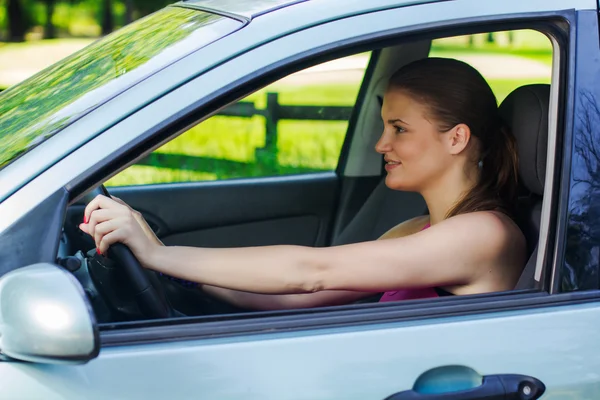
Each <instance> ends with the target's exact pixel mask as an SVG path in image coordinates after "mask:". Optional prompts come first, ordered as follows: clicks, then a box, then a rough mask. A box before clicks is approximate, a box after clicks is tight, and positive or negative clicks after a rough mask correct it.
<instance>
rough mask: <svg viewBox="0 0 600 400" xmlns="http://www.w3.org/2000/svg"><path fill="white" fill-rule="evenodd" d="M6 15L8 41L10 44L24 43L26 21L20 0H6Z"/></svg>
mask: <svg viewBox="0 0 600 400" xmlns="http://www.w3.org/2000/svg"><path fill="white" fill-rule="evenodd" d="M6 14H7V17H8V40H9V41H10V42H22V41H24V40H25V32H26V31H27V20H26V18H25V12H24V10H23V5H22V4H21V0H8V4H7V6H6Z"/></svg>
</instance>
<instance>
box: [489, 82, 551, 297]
mask: <svg viewBox="0 0 600 400" xmlns="http://www.w3.org/2000/svg"><path fill="white" fill-rule="evenodd" d="M549 103H550V85H544V84H536V85H526V86H521V87H519V88H517V89H515V90H514V91H513V92H512V93H511V94H509V95H508V97H507V98H506V99H505V100H504V101H503V102H502V104H501V105H500V115H501V117H502V118H503V119H504V121H505V123H506V124H507V125H508V126H509V127H510V129H511V130H512V133H513V135H514V136H515V138H516V140H517V151H518V154H519V180H520V185H521V187H520V195H519V200H518V209H517V210H518V215H517V219H518V223H519V226H520V228H521V230H522V231H523V233H524V235H525V238H526V239H527V247H528V251H529V257H528V261H527V264H526V265H525V268H524V269H523V272H522V274H521V277H520V279H519V281H518V283H517V286H516V289H532V288H535V287H536V285H537V282H536V281H535V277H534V275H535V267H536V261H537V244H538V238H539V234H540V216H541V210H542V194H543V192H544V178H545V176H546V157H547V154H546V153H547V147H548V113H549V108H550V107H549Z"/></svg>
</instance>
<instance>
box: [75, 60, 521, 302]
mask: <svg viewBox="0 0 600 400" xmlns="http://www.w3.org/2000/svg"><path fill="white" fill-rule="evenodd" d="M382 118H383V121H384V131H383V134H382V135H381V138H380V139H379V141H378V142H377V144H376V146H375V149H376V151H377V152H379V153H381V154H382V155H383V156H384V160H385V162H386V165H385V169H386V171H387V177H386V185H387V186H388V187H389V188H391V189H395V190H404V191H416V192H419V193H420V194H421V195H422V196H423V198H424V199H425V201H426V203H427V206H428V208H429V213H430V214H429V216H426V217H418V218H415V219H412V220H409V221H406V222H404V223H402V224H400V225H397V226H396V227H394V228H393V229H391V230H390V231H388V232H387V233H385V234H384V235H383V236H382V237H381V238H380V239H385V240H376V241H370V242H364V243H358V244H351V245H344V246H335V247H328V248H312V247H301V246H265V247H253V248H234V249H205V248H191V247H176V246H164V245H163V244H162V243H161V242H160V240H159V239H158V238H156V236H155V235H154V234H153V233H152V231H151V229H150V228H149V227H148V225H147V224H146V222H145V221H144V220H143V218H142V217H141V215H140V214H139V213H137V212H136V211H134V210H132V209H131V208H129V207H128V206H127V205H126V204H125V203H123V202H122V201H120V200H118V199H110V198H107V197H104V196H98V197H96V198H95V199H94V200H93V201H91V202H90V203H89V204H88V206H87V207H86V209H85V216H84V223H83V224H81V225H80V228H81V230H83V231H84V232H86V233H88V234H90V235H92V236H93V237H94V240H95V242H96V246H97V248H98V251H99V252H100V253H105V252H106V251H107V249H108V247H109V246H110V245H111V244H112V243H115V242H122V243H124V244H126V245H127V246H129V248H130V249H131V251H132V252H133V253H134V254H135V255H136V256H137V258H138V259H139V261H140V263H141V264H142V265H143V266H144V267H145V268H149V269H152V270H155V271H158V272H161V273H164V274H168V275H171V276H174V277H177V278H181V279H186V280H189V281H194V282H198V283H200V284H201V285H202V289H203V290H204V291H206V292H208V293H210V294H212V295H214V296H216V297H219V298H221V299H223V300H226V301H228V302H230V303H232V304H234V305H236V306H238V307H243V308H248V309H261V310H267V309H285V308H300V307H315V306H325V305H336V304H344V303H349V302H352V301H355V300H358V299H360V298H361V297H365V296H369V295H372V294H373V293H377V292H385V294H384V295H383V296H382V301H390V300H398V299H403V298H422V297H433V296H435V295H436V293H446V294H456V295H462V294H475V293H485V292H492V291H502V290H510V289H512V288H513V287H514V285H515V284H516V282H517V280H518V278H519V276H520V273H521V271H522V268H523V266H524V264H525V257H526V244H525V238H524V236H523V234H522V232H521V231H520V229H519V228H518V226H517V225H516V223H515V222H514V221H513V219H512V217H513V207H514V206H515V202H516V186H517V156H516V150H515V142H514V138H513V137H512V135H511V134H510V133H509V132H508V131H507V130H506V129H505V128H503V126H502V124H501V122H500V117H499V114H498V107H497V103H496V98H495V96H494V94H493V92H492V90H491V89H490V87H489V86H488V84H487V83H486V81H485V80H484V78H483V77H482V76H481V75H480V74H479V73H478V72H477V71H476V70H475V69H474V68H472V67H470V66H469V65H467V64H465V63H463V62H460V61H457V60H452V59H440V58H428V59H423V60H419V61H416V62H413V63H411V64H409V65H407V66H405V67H403V68H401V69H400V70H399V71H398V72H396V73H395V74H394V75H393V76H392V77H391V79H390V82H389V85H388V89H387V91H386V93H385V96H384V100H383V106H382ZM434 290H435V291H436V292H434Z"/></svg>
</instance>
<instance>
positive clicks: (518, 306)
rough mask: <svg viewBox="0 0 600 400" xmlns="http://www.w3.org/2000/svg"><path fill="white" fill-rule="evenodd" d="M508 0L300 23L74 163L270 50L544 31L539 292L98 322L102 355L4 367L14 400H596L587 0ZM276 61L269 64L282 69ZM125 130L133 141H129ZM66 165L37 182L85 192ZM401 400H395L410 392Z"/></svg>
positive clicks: (593, 45) (596, 71) (590, 14)
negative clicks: (548, 40)
mask: <svg viewBox="0 0 600 400" xmlns="http://www.w3.org/2000/svg"><path fill="white" fill-rule="evenodd" d="M513 6H514V9H507V8H506V3H502V4H500V2H493V3H487V4H486V5H485V6H482V5H481V2H479V1H474V0H456V1H453V2H441V3H437V4H425V5H414V6H410V7H404V8H390V9H386V10H383V11H379V12H373V13H369V14H365V15H360V16H356V17H352V18H346V19H342V20H338V21H333V22H331V23H328V24H324V25H322V26H316V27H313V28H310V29H306V30H304V31H301V32H298V33H296V34H294V35H289V36H286V37H285V38H281V39H279V40H277V41H273V42H272V43H268V44H265V45H264V46H261V47H258V48H257V49H255V50H253V51H250V52H248V53H247V54H244V55H241V56H240V57H239V58H237V59H235V60H232V61H231V62H230V63H226V64H224V65H222V66H220V67H219V68H217V69H215V70H213V71H211V72H209V73H207V74H205V75H203V76H201V77H199V78H198V79H196V80H195V81H192V82H190V83H189V84H188V85H186V86H184V87H182V88H180V89H178V90H176V91H174V92H172V93H170V94H168V95H166V96H164V97H163V98H161V99H159V100H157V101H156V102H154V103H153V104H151V105H149V106H148V107H146V108H145V109H142V110H140V111H139V112H138V113H136V114H135V115H133V116H132V117H130V118H128V119H127V120H125V121H123V122H122V123H120V124H119V125H116V126H115V127H113V128H111V129H110V130H109V131H107V132H105V133H104V134H103V135H102V137H99V138H97V139H95V140H94V141H92V142H90V143H89V144H88V145H86V146H83V147H82V148H81V149H80V150H78V152H77V153H76V157H73V158H75V159H77V160H78V161H80V162H82V163H84V165H83V166H84V167H89V168H92V167H93V166H96V165H98V163H102V160H103V158H104V157H105V155H106V154H96V153H95V150H93V149H98V148H99V147H98V146H97V145H98V144H100V143H105V144H106V143H115V144H114V146H115V147H114V148H119V147H123V146H124V145H123V143H124V142H125V141H126V140H130V141H132V142H135V141H134V140H133V139H135V137H133V138H132V136H133V135H135V134H136V133H135V132H132V127H137V128H136V129H138V131H137V132H138V133H137V134H138V135H140V134H139V132H140V131H142V130H144V132H146V130H145V128H146V127H151V126H155V125H158V124H159V123H160V122H162V121H163V120H162V118H164V115H165V112H166V111H164V110H165V109H166V110H167V111H169V112H171V111H172V112H173V114H177V113H180V112H182V110H184V109H186V108H185V107H184V103H185V101H188V100H189V102H190V104H192V103H193V102H194V100H190V98H194V99H195V98H196V97H193V96H189V94H190V93H198V88H204V89H205V90H208V89H206V88H207V87H208V88H210V87H211V85H210V84H211V82H212V83H213V85H218V83H216V82H218V80H217V79H216V78H217V77H218V76H220V75H223V76H230V77H231V79H234V78H236V77H237V76H236V75H235V71H240V67H241V65H242V64H246V65H247V64H252V63H256V64H257V65H260V63H269V62H271V61H270V60H269V59H268V57H266V55H268V54H272V51H273V49H275V48H279V47H283V48H287V49H290V54H291V55H294V56H298V55H300V54H303V53H302V51H303V50H304V51H306V52H308V53H310V52H311V51H312V50H311V49H313V48H318V47H319V46H323V49H325V50H322V51H326V50H327V49H329V50H331V49H332V48H334V47H337V46H340V45H341V43H344V44H346V45H348V44H350V45H352V44H364V43H376V41H377V40H383V39H389V38H390V37H394V36H396V37H402V35H404V34H418V33H419V32H428V29H431V30H432V31H433V29H437V30H444V29H446V30H448V32H449V31H452V29H454V28H456V29H457V32H461V31H464V30H465V29H466V30H468V29H474V27H477V26H481V25H484V24H490V26H494V27H506V28H508V27H514V26H522V25H523V26H528V24H531V26H544V27H546V28H548V29H549V31H550V32H553V33H554V34H555V36H553V40H554V41H555V43H556V46H559V47H557V48H560V54H561V57H565V56H567V55H568V57H569V58H568V59H565V58H563V59H561V60H560V62H558V60H557V62H556V63H557V65H560V66H561V68H562V69H561V73H560V74H559V75H556V77H555V80H554V81H553V84H554V89H553V96H554V97H553V103H554V107H555V111H556V110H559V111H560V113H558V114H557V113H556V112H555V113H554V114H553V117H552V118H553V119H552V121H551V126H554V128H555V130H556V131H557V132H561V136H560V139H561V140H558V141H557V140H555V138H554V139H553V141H551V145H550V146H549V149H550V150H551V152H550V153H549V154H550V156H552V157H549V159H551V161H550V165H551V168H549V171H550V172H549V173H548V177H549V179H547V181H548V182H550V183H551V184H550V183H548V184H547V188H548V189H547V193H545V195H546V194H548V195H549V196H545V202H544V209H543V212H542V215H543V217H542V218H543V221H545V222H543V226H545V229H546V231H545V232H543V233H542V234H543V237H542V238H543V239H544V240H543V241H541V243H545V244H544V245H543V246H542V247H541V248H540V263H539V264H538V267H539V268H540V269H539V271H540V273H541V276H542V281H541V285H542V287H543V289H544V290H543V291H524V292H515V293H501V294H496V295H477V296H465V297H454V298H444V299H439V300H425V301H411V302H404V303H389V304H385V305H384V304H380V305H354V306H346V307H330V308H322V309H317V310H305V311H301V310H297V311H289V312H269V313H252V314H245V315H231V316H227V317H224V316H219V317H199V318H188V319H186V318H182V319H178V320H171V321H151V322H128V323H120V324H118V323H117V324H106V325H104V326H101V327H100V337H101V341H102V350H101V352H100V355H99V357H98V358H97V359H96V360H93V361H90V362H89V363H87V364H85V365H77V366H72V365H71V366H65V365H47V366H44V365H38V364H19V363H14V362H3V363H1V364H0V376H1V377H2V379H6V380H7V382H8V381H11V382H16V383H18V384H19V385H21V387H22V388H23V391H22V392H21V393H22V397H23V398H28V397H29V398H31V397H37V398H46V399H51V398H151V397H156V398H198V397H200V398H216V399H234V398H240V397H243V398H251V399H337V398H347V399H384V398H388V397H389V396H391V395H393V394H395V393H399V392H402V391H411V390H412V389H413V388H414V389H415V390H417V391H420V392H421V393H430V394H429V395H428V396H427V397H425V396H423V397H421V398H430V399H435V398H448V399H449V398H472V399H477V398H485V397H483V396H484V395H488V396H492V395H498V396H501V393H503V391H504V392H505V391H513V392H515V393H520V394H521V395H522V396H521V397H520V398H531V397H532V396H533V395H534V394H535V393H536V390H538V389H539V388H540V387H541V385H542V384H543V385H545V387H546V392H545V397H544V398H556V399H558V398H560V399H565V398H573V399H575V398H577V399H584V398H595V396H596V395H597V393H598V392H599V391H600V377H599V376H598V374H597V371H598V368H599V366H600V356H598V354H600V353H599V350H600V343H599V341H598V340H597V332H598V325H599V322H600V303H599V302H600V296H599V292H598V281H597V277H598V274H597V268H598V256H597V254H598V243H600V241H598V239H600V236H599V235H600V234H599V233H598V232H600V231H598V230H597V229H595V228H596V221H597V219H595V218H594V214H593V211H594V204H595V203H596V202H595V196H597V193H598V191H596V190H594V188H595V186H594V185H595V184H597V182H598V178H597V176H596V175H594V173H595V172H596V171H595V167H596V166H597V164H595V163H597V159H596V158H595V156H596V155H595V153H593V152H589V151H587V150H589V146H586V144H588V145H592V144H593V143H595V135H597V134H599V133H598V130H597V128H596V127H597V126H598V124H597V123H596V122H600V121H598V119H600V116H599V114H598V113H597V110H598V108H599V107H598V105H597V102H596V100H595V99H596V96H598V95H600V85H598V83H599V82H598V79H599V78H598V77H600V63H599V62H598V59H599V57H590V54H597V53H598V48H599V38H598V18H597V17H598V15H597V10H596V4H595V2H592V1H579V2H577V3H576V4H573V2H571V5H570V6H567V5H565V4H564V3H561V2H559V1H553V2H548V1H541V0H540V1H537V0H535V1H534V0H531V1H522V2H519V4H512V5H511V7H513ZM564 8H568V10H567V11H563V9H564ZM574 8H581V10H575V9H574ZM557 10H560V11H557ZM282 15H283V16H286V15H287V14H285V13H284V14H282ZM289 15H292V14H289ZM289 15H288V16H289ZM564 22H568V24H565V23H564ZM403 24H406V25H403ZM552 29H555V30H554V31H553V30H552ZM292 44H294V46H292ZM301 44H304V46H305V49H303V48H302V45H301ZM328 46H329V47H328ZM291 49H293V50H291ZM313 54H314V53H313ZM273 57H274V56H273ZM290 57H291V56H290ZM286 59H287V58H286V57H284V59H283V60H282V61H281V62H283V63H285V62H289V63H291V62H292V61H290V60H288V61H286ZM253 60H254V61H253ZM257 70H258V68H257ZM238 73H239V74H243V72H238ZM247 82H248V81H246V82H244V83H243V84H247ZM559 88H560V90H559ZM234 89H235V87H234ZM176 99H179V100H176ZM169 105H170V107H171V108H170V109H169ZM188 105H189V104H188ZM197 107H200V106H197ZM161 109H162V110H163V112H162V114H161V116H160V118H159V115H157V110H161ZM559 116H560V118H559ZM153 118H154V119H153ZM557 128H560V129H557ZM127 132H129V135H132V136H130V137H129V138H127V137H126V136H127V134H128V133H127ZM155 132H158V133H156V134H157V135H158V134H159V133H160V132H159V131H158V130H156V131H155ZM585 135H587V136H585ZM117 138H120V139H119V140H121V142H120V143H121V144H116V141H117V140H118V139H117ZM586 138H587V139H586ZM586 140H587V142H586ZM103 141H104V142H103ZM136 143H139V142H136ZM557 143H559V144H561V147H560V148H557V147H556V146H555V145H556V144H557ZM107 151H109V150H107ZM110 151H112V149H111V150H110ZM115 152H116V150H115ZM555 155H556V157H554V156H555ZM69 158H71V157H68V158H66V159H65V160H63V161H61V163H59V164H57V165H56V166H55V167H53V168H51V169H50V170H48V171H47V172H45V173H44V174H43V175H41V176H40V177H38V178H37V180H38V182H45V183H46V184H48V185H50V184H54V185H63V183H61V181H60V179H63V181H62V182H64V181H68V182H71V183H70V186H68V185H67V186H68V187H69V188H70V189H71V190H73V191H76V190H77V187H78V185H79V186H83V185H84V182H85V178H89V177H90V172H89V171H87V172H84V173H78V172H72V173H71V175H70V176H66V175H68V174H67V173H66V172H67V168H68V166H69V161H70V160H69ZM71 161H72V160H71ZM86 163H87V164H86ZM552 164H554V165H552ZM61 174H64V175H61ZM86 174H87V175H86ZM75 175H76V178H72V177H73V176H75ZM51 178H52V179H54V180H52V181H51V180H50V179H51ZM71 178H72V180H70V179H71ZM581 181H584V184H587V185H588V187H587V188H586V190H584V189H581V188H580V184H581ZM34 183H35V182H34ZM582 233H585V235H584V234H582ZM588 250H589V251H588ZM586 254H591V255H589V256H586ZM541 267H544V268H543V269H542V268H541ZM509 375H512V376H509ZM514 375H518V376H514ZM530 377H531V378H536V379H538V380H539V381H537V380H534V379H531V378H530ZM448 382H450V383H448ZM501 382H504V384H503V383H501ZM507 382H508V383H511V382H512V386H511V385H510V384H506V383H507ZM461 390H462V391H461ZM436 393H437V394H436ZM440 393H442V394H443V397H442V394H440ZM413 395H414V394H411V393H405V394H404V395H403V396H404V397H401V396H400V395H398V396H397V397H396V398H397V399H402V398H419V397H410V396H413ZM0 396H2V394H0ZM415 396H416V395H415ZM467 396H469V397H467ZM527 396H529V397H527ZM490 398H493V397H490ZM498 398H503V397H498Z"/></svg>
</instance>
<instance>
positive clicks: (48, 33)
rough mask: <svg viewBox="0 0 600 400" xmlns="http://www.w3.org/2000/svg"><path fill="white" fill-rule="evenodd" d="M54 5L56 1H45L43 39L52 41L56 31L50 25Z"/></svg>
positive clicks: (51, 24) (52, 25)
mask: <svg viewBox="0 0 600 400" xmlns="http://www.w3.org/2000/svg"><path fill="white" fill-rule="evenodd" d="M55 3H56V0H46V24H45V25H44V38H46V39H54V38H55V37H56V29H55V28H54V24H53V23H52V16H53V15H54V6H55Z"/></svg>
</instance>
